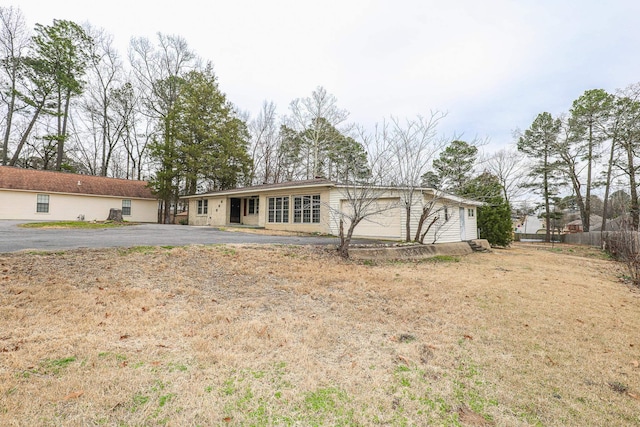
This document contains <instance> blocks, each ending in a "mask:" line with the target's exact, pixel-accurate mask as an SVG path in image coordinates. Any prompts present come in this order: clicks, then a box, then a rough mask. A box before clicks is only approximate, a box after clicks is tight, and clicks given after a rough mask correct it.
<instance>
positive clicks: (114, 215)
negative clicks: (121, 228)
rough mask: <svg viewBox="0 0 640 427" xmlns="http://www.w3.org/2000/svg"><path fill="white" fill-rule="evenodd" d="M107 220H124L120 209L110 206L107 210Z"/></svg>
mask: <svg viewBox="0 0 640 427" xmlns="http://www.w3.org/2000/svg"><path fill="white" fill-rule="evenodd" d="M107 221H116V222H123V221H124V220H123V219H122V209H115V208H111V209H110V210H109V216H108V217H107Z"/></svg>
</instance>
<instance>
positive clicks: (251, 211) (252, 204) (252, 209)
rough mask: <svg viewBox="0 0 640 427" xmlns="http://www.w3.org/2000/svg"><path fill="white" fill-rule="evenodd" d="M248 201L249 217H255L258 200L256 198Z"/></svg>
mask: <svg viewBox="0 0 640 427" xmlns="http://www.w3.org/2000/svg"><path fill="white" fill-rule="evenodd" d="M248 201H249V215H257V214H258V205H259V204H260V199H258V198H257V197H252V198H250V199H249V200H248Z"/></svg>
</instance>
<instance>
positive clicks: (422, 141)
mask: <svg viewBox="0 0 640 427" xmlns="http://www.w3.org/2000/svg"><path fill="white" fill-rule="evenodd" d="M445 116H446V114H445V113H442V112H439V111H432V112H431V113H430V115H429V116H427V117H423V116H417V117H416V118H414V119H406V120H404V121H401V120H400V119H399V118H397V117H391V119H390V120H389V122H386V121H385V122H384V123H383V125H382V126H381V127H378V128H377V130H376V137H377V138H379V139H381V140H383V141H385V144H384V145H385V146H386V147H388V148H387V150H388V151H387V156H388V157H387V158H388V163H389V164H390V165H392V166H393V173H392V174H391V175H390V182H389V183H390V184H391V185H394V186H397V187H398V188H399V189H400V191H401V194H402V198H401V199H402V200H401V204H402V205H403V207H404V209H405V214H406V222H405V233H404V234H405V240H406V241H407V242H408V241H410V240H411V236H412V233H411V222H412V218H413V217H412V215H413V212H412V207H413V206H414V204H415V202H416V197H417V196H418V195H420V196H422V193H421V192H420V190H419V189H420V188H421V186H422V176H423V175H424V174H425V173H426V172H427V171H429V169H430V168H431V165H432V162H433V159H434V157H435V156H436V154H437V153H438V152H439V151H440V150H442V149H443V148H444V146H445V145H446V143H447V141H446V140H445V139H444V138H442V137H439V136H438V134H437V132H436V131H437V126H438V123H439V122H440V121H441V120H442V119H443V118H444V117H445ZM431 212H432V211H431V210H429V209H426V210H425V209H422V211H421V212H420V213H419V215H418V227H417V230H416V233H415V237H414V240H416V241H418V240H419V239H420V236H421V235H422V228H423V227H424V223H425V222H426V221H427V218H428V217H429V215H430V213H431Z"/></svg>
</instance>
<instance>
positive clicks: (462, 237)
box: [460, 208, 467, 241]
mask: <svg viewBox="0 0 640 427" xmlns="http://www.w3.org/2000/svg"><path fill="white" fill-rule="evenodd" d="M460 240H462V241H465V240H467V230H466V228H465V226H464V208H460Z"/></svg>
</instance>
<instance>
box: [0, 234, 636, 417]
mask: <svg viewBox="0 0 640 427" xmlns="http://www.w3.org/2000/svg"><path fill="white" fill-rule="evenodd" d="M624 274H625V270H624V268H623V267H622V266H621V265H619V264H617V263H615V262H614V261H611V260H609V259H608V258H607V257H606V256H605V255H604V254H602V253H601V252H599V251H597V250H595V249H590V248H579V247H572V246H565V245H555V246H554V247H553V248H552V247H547V246H544V245H539V246H533V245H528V246H527V245H523V244H518V245H514V247H512V248H510V249H507V250H495V251H493V252H491V253H475V254H472V255H469V256H465V257H460V258H455V257H444V258H443V257H441V258H437V259H435V260H431V261H422V262H402V263H398V262H378V263H371V262H367V263H366V264H364V263H362V264H359V263H355V262H350V261H344V260H341V259H339V258H338V257H336V256H335V254H333V253H331V252H328V251H327V250H325V249H318V248H301V247H287V246H271V247H268V246H267V247H263V246H261V247H258V246H230V245H225V246H191V247H184V248H183V247H176V248H171V247H164V248H153V247H139V248H130V249H104V250H73V251H66V252H56V253H31V254H29V253H15V254H0V425H2V426H14V425H16V426H18V425H19V426H49V425H51V426H88V425H89V426H90V425H94V426H100V425H107V426H146V425H149V426H156V425H168V426H251V425H253V426H271V425H285V426H286V425H291V426H294V425H295V426H321V425H325V426H340V425H341V426H369V425H374V426H375V425H387V426H405V425H406V426H409V425H417V426H424V425H436V426H492V425H496V426H528V425H532V426H601V425H608V426H627V425H640V363H639V361H640V293H639V292H638V289H637V288H633V287H631V286H630V285H628V284H627V283H626V281H625V278H624Z"/></svg>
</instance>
